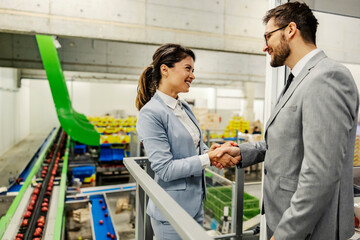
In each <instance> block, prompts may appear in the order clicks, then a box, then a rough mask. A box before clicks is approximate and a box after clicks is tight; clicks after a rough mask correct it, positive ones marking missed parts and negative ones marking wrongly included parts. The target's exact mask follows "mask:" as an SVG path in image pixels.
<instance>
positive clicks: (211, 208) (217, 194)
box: [204, 186, 260, 221]
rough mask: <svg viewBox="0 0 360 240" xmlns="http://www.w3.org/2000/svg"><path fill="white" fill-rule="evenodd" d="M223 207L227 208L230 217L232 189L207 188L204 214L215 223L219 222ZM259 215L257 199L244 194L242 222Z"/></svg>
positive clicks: (229, 187)
mask: <svg viewBox="0 0 360 240" xmlns="http://www.w3.org/2000/svg"><path fill="white" fill-rule="evenodd" d="M225 206H228V207H229V216H231V215H232V209H231V206H232V187H231V186H226V187H208V188H207V200H206V201H204V210H205V212H206V213H207V214H209V215H210V216H211V217H212V218H214V219H216V220H217V221H221V217H222V216H223V215H224V207H225ZM259 213H260V208H259V199H257V198H256V197H254V196H251V195H249V194H247V193H246V192H244V208H243V221H247V220H249V219H251V218H253V217H255V216H256V215H258V214H259Z"/></svg>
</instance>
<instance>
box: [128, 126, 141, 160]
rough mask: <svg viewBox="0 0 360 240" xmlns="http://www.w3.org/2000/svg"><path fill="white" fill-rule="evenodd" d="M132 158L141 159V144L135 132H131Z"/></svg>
mask: <svg viewBox="0 0 360 240" xmlns="http://www.w3.org/2000/svg"><path fill="white" fill-rule="evenodd" d="M130 156H131V157H140V143H139V141H138V136H137V134H136V133H135V132H130Z"/></svg>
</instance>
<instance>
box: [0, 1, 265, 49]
mask: <svg viewBox="0 0 360 240" xmlns="http://www.w3.org/2000/svg"><path fill="white" fill-rule="evenodd" d="M267 7H268V1H267V0H241V1H238V0H199V1H191V0H175V1H167V0H148V1H144V0H78V1H72V0H63V1H56V0H32V1H26V0H18V1H1V2H0V23H1V24H0V31H1V30H3V31H12V32H23V33H46V34H52V35H60V36H77V37H85V38H94V39H110V40H118V41H127V42H138V43H155V44H162V43H164V42H177V43H182V44H184V45H186V46H190V47H198V48H209V49H219V50H229V51H239V52H256V53H259V52H260V51H261V46H262V44H263V41H262V38H261V36H262V31H263V28H262V23H261V18H262V16H263V14H264V12H265V11H266V9H267ZM29 23H30V24H29Z"/></svg>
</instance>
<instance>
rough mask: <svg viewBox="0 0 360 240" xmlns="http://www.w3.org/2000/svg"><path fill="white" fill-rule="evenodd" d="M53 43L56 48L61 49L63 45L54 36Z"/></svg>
mask: <svg viewBox="0 0 360 240" xmlns="http://www.w3.org/2000/svg"><path fill="white" fill-rule="evenodd" d="M52 38H53V42H54V45H55V47H56V48H61V44H60V43H59V41H58V39H57V36H52Z"/></svg>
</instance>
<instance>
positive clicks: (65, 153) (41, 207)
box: [0, 128, 136, 240]
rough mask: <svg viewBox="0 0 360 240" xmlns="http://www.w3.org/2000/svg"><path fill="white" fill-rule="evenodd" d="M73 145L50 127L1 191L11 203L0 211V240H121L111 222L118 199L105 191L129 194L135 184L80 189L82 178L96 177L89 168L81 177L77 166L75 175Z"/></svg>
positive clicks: (4, 198)
mask: <svg viewBox="0 0 360 240" xmlns="http://www.w3.org/2000/svg"><path fill="white" fill-rule="evenodd" d="M74 145H75V144H74V143H73V142H72V140H71V138H70V137H69V136H68V135H67V134H66V133H65V132H64V131H63V130H62V129H61V128H57V129H54V130H53V131H52V132H51V133H50V134H49V136H48V137H47V139H46V140H45V142H44V143H43V145H42V146H41V147H40V148H39V150H38V152H37V153H36V154H35V156H34V157H33V158H32V159H31V161H30V162H29V163H28V165H27V166H26V167H25V169H24V170H23V171H22V173H21V174H20V175H19V177H18V179H17V181H15V182H14V183H12V184H11V185H10V186H9V187H8V191H7V192H3V193H1V195H0V200H1V201H2V202H3V203H4V205H5V203H6V202H8V203H9V207H8V209H7V211H6V212H0V216H2V217H1V220H0V239H3V240H7V239H11V240H13V239H16V240H20V239H33V240H40V239H119V236H118V233H117V231H116V229H115V227H114V221H113V218H114V217H113V215H114V212H115V209H114V208H115V205H116V203H114V202H113V201H112V200H111V199H110V200H109V196H110V195H111V194H113V195H114V194H115V195H116V194H118V193H126V194H127V195H131V194H129V191H132V190H135V188H136V187H135V184H134V183H133V184H132V183H125V184H118V185H108V186H100V187H96V186H93V187H86V188H83V187H82V188H79V187H80V185H79V184H81V182H84V179H86V177H87V178H89V179H90V180H91V181H90V183H91V182H93V181H94V178H92V177H91V174H93V173H90V176H84V177H83V178H82V179H79V176H80V177H81V174H84V172H80V173H79V171H77V172H76V173H77V174H80V175H77V176H76V178H74V176H73V174H76V173H75V171H74V169H76V167H77V166H78V165H75V166H72V165H74V164H72V163H71V161H73V160H74V156H73V155H72V153H71V152H73V151H74V150H73V146H74ZM69 153H70V154H69ZM69 155H70V156H71V157H70V158H69ZM76 162H77V163H78V162H82V163H83V162H84V160H82V161H76ZM98 167H99V166H98ZM85 168H86V169H88V167H85ZM80 169H81V167H80ZM82 169H84V168H82ZM95 169H96V168H95ZM74 180H75V181H74ZM84 184H85V183H84ZM94 185H95V184H94ZM14 196H15V198H14ZM6 199H8V200H6ZM131 218H134V216H133V214H132V215H131ZM130 220H131V219H130V218H129V221H130ZM65 229H66V230H65Z"/></svg>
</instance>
